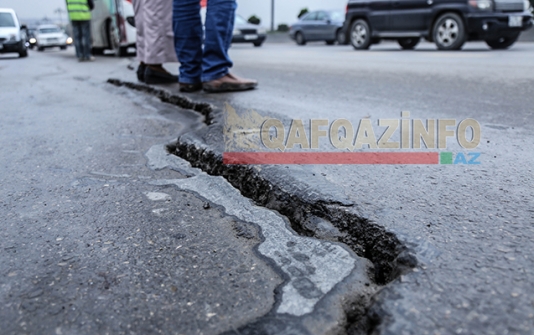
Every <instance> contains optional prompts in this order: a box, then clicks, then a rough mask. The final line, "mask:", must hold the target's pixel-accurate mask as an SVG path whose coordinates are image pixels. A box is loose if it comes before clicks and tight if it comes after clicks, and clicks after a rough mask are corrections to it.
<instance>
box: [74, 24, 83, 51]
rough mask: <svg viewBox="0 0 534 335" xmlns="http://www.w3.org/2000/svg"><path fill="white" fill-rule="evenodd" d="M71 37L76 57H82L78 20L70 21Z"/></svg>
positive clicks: (80, 31)
mask: <svg viewBox="0 0 534 335" xmlns="http://www.w3.org/2000/svg"><path fill="white" fill-rule="evenodd" d="M72 38H73V39H74V49H75V50H76V57H77V58H78V59H80V60H81V59H82V58H83V53H82V45H81V40H82V30H81V26H80V21H72Z"/></svg>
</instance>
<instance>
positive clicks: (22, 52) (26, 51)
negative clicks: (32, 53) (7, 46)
mask: <svg viewBox="0 0 534 335" xmlns="http://www.w3.org/2000/svg"><path fill="white" fill-rule="evenodd" d="M19 57H20V58H24V57H28V49H24V50H22V51H21V52H19Z"/></svg>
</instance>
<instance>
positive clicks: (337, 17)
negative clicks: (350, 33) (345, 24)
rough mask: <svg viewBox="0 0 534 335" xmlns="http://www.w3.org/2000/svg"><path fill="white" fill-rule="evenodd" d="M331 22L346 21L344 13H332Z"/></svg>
mask: <svg viewBox="0 0 534 335" xmlns="http://www.w3.org/2000/svg"><path fill="white" fill-rule="evenodd" d="M330 20H332V21H345V14H343V12H330Z"/></svg>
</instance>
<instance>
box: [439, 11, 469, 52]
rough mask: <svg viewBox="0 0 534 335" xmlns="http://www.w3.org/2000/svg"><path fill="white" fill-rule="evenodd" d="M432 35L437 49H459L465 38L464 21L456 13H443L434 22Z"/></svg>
mask: <svg viewBox="0 0 534 335" xmlns="http://www.w3.org/2000/svg"><path fill="white" fill-rule="evenodd" d="M432 35H433V37H434V42H435V43H436V45H437V47H438V49H439V50H460V49H461V48H462V46H463V45H464V43H465V39H466V34H465V26H464V21H463V20H462V18H461V17H460V16H458V15H457V14H454V13H445V14H443V15H442V16H440V17H439V18H438V19H437V21H436V23H435V24H434V29H433V30H432Z"/></svg>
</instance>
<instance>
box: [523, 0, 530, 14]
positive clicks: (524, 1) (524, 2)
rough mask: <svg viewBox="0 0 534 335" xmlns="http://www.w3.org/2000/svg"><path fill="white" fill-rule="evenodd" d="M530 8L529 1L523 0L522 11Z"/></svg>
mask: <svg viewBox="0 0 534 335" xmlns="http://www.w3.org/2000/svg"><path fill="white" fill-rule="evenodd" d="M529 10H530V1H528V0H523V11H525V12H528V11H529Z"/></svg>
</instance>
